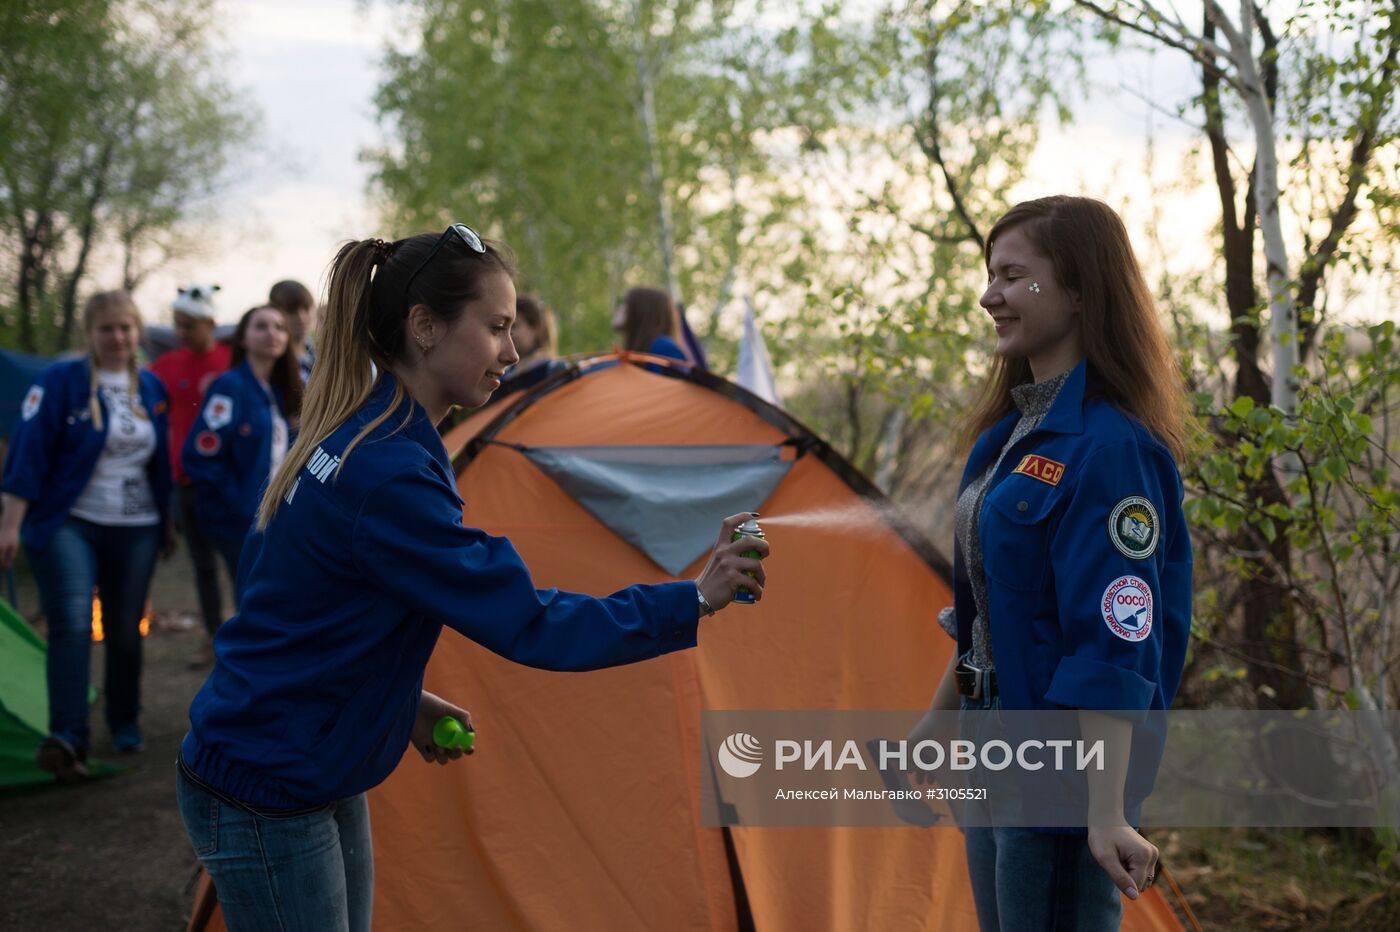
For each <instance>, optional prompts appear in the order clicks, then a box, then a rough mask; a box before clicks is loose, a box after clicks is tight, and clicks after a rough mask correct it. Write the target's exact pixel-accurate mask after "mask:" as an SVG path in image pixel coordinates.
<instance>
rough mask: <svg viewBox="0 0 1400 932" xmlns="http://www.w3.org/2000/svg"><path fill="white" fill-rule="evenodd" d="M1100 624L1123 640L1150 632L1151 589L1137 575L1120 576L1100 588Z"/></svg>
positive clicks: (1142, 637)
mask: <svg viewBox="0 0 1400 932" xmlns="http://www.w3.org/2000/svg"><path fill="white" fill-rule="evenodd" d="M1099 609H1100V611H1101V613H1102V614H1103V623H1104V624H1106V625H1108V630H1110V631H1112V632H1113V633H1114V634H1116V635H1118V636H1119V637H1120V638H1122V639H1123V640H1125V641H1131V642H1133V643H1135V644H1136V643H1137V642H1138V641H1142V640H1146V638H1147V636H1148V635H1149V634H1151V633H1152V590H1151V589H1149V588H1148V586H1147V581H1146V580H1144V579H1142V578H1140V577H1138V576H1119V577H1118V578H1117V579H1115V580H1114V581H1113V582H1111V583H1109V584H1108V588H1107V589H1105V590H1104V591H1103V601H1102V602H1101V603H1100V604H1099Z"/></svg>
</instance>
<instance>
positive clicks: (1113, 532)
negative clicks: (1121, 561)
mask: <svg viewBox="0 0 1400 932" xmlns="http://www.w3.org/2000/svg"><path fill="white" fill-rule="evenodd" d="M1160 528H1161V525H1160V524H1159V523H1158V521H1157V509H1156V508H1154V507H1152V503H1151V502H1150V501H1148V500H1147V499H1145V498H1143V497H1142V496H1141V495H1132V496H1129V497H1128V498H1125V499H1123V500H1122V501H1121V502H1119V503H1118V504H1117V505H1114V506H1113V511H1111V512H1109V515H1108V539H1109V540H1111V541H1113V546H1115V547H1117V548H1118V552H1119V553H1121V554H1122V555H1123V556H1125V557H1127V558H1128V559H1129V560H1146V559H1147V558H1148V557H1150V556H1152V554H1153V552H1154V551H1155V550H1156V549H1157V537H1158V534H1159V532H1160Z"/></svg>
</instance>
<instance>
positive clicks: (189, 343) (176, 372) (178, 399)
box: [151, 285, 230, 667]
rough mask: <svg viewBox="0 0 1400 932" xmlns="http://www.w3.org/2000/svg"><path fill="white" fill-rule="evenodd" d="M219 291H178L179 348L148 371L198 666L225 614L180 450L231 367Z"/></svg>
mask: <svg viewBox="0 0 1400 932" xmlns="http://www.w3.org/2000/svg"><path fill="white" fill-rule="evenodd" d="M218 290H219V286H218V285H190V286H188V287H186V288H181V289H180V291H179V294H178V295H177V296H176V298H175V300H174V302H173V303H172V304H171V305H170V309H171V311H172V312H173V316H174V319H175V336H176V337H177V338H178V339H179V341H180V348H179V349H176V350H172V351H170V352H168V353H165V354H164V355H162V356H160V357H159V358H158V359H156V361H155V362H154V363H152V365H151V371H152V372H154V373H155V374H156V375H157V376H158V377H159V378H160V381H161V384H163V385H164V386H165V392H166V394H167V396H169V398H170V417H169V420H170V439H169V448H170V466H171V470H172V472H173V475H174V480H175V501H174V502H173V506H174V507H173V508H172V511H173V512H174V514H175V525H176V528H177V529H178V530H179V531H180V533H182V534H184V536H185V545H186V547H187V548H188V549H189V553H190V563H191V564H193V566H194V587H195V592H196V593H197V594H198V598H199V615H200V620H201V621H203V622H204V630H205V633H206V636H205V638H204V644H203V646H202V647H201V648H200V649H199V650H198V651H197V652H196V653H195V655H194V656H193V657H191V658H190V664H191V666H197V667H198V666H208V665H209V664H211V663H213V662H214V645H213V640H212V639H213V637H214V632H215V631H217V630H218V629H219V623H220V622H221V621H223V617H224V616H223V606H222V595H221V593H220V592H219V569H218V565H217V563H216V562H215V556H214V548H213V547H212V546H211V545H210V543H209V538H208V537H207V536H206V535H205V533H204V531H203V530H202V529H201V528H200V526H199V520H198V518H197V517H196V516H195V491H194V487H193V486H192V485H191V484H190V480H189V477H188V476H186V475H185V471H184V469H183V467H182V466H181V465H180V450H181V448H183V447H184V445H185V437H186V436H188V434H189V432H190V427H191V426H192V425H193V424H194V420H195V417H196V415H198V414H199V406H200V404H201V403H202V402H203V401H204V393H205V392H206V391H208V389H209V383H210V382H213V381H214V379H215V378H217V377H218V376H219V375H220V374H222V373H223V372H224V371H225V370H227V369H228V367H229V359H230V353H229V348H228V346H227V345H225V344H223V343H220V342H219V341H218V340H216V339H214V293H215V292H216V291H218Z"/></svg>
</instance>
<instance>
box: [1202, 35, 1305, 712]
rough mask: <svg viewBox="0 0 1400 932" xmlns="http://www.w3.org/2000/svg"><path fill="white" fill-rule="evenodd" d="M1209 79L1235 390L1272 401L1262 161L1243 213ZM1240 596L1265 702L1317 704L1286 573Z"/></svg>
mask: <svg viewBox="0 0 1400 932" xmlns="http://www.w3.org/2000/svg"><path fill="white" fill-rule="evenodd" d="M1203 35H1204V36H1205V38H1206V39H1208V40H1213V39H1214V37H1215V27H1214V24H1213V23H1212V22H1211V20H1210V17H1209V16H1207V17H1206V21H1205V25H1204V29H1203ZM1202 82H1203V90H1204V93H1203V95H1202V97H1203V103H1204V106H1205V131H1206V137H1207V139H1208V140H1209V142H1210V147H1211V157H1212V158H1211V163H1212V166H1213V168H1214V172H1215V184H1216V190H1217V192H1218V193H1219V196H1220V211H1221V233H1222V250H1221V252H1222V256H1223V258H1224V260H1225V300H1226V302H1227V304H1228V306H1229V309H1230V319H1231V324H1230V347H1231V353H1232V355H1233V357H1234V360H1235V365H1236V369H1235V384H1234V397H1235V398H1242V397H1249V398H1252V399H1254V402H1255V403H1256V404H1258V405H1261V406H1262V405H1266V404H1268V403H1269V400H1270V387H1269V383H1268V381H1267V380H1266V379H1265V377H1264V373H1263V370H1262V369H1261V368H1260V366H1259V323H1258V320H1257V319H1256V317H1255V315H1254V311H1255V307H1256V304H1257V302H1258V298H1259V296H1258V292H1257V290H1256V288H1255V285H1254V225H1255V210H1254V206H1255V205H1256V204H1257V203H1258V200H1257V197H1256V192H1255V191H1254V187H1255V179H1257V177H1258V166H1257V165H1256V166H1255V170H1254V172H1253V173H1252V174H1251V182H1250V185H1249V188H1250V190H1249V192H1248V193H1247V195H1246V198H1245V204H1244V216H1243V218H1240V217H1239V215H1238V212H1237V210H1236V206H1235V200H1236V188H1235V179H1234V176H1233V175H1232V174H1231V172H1230V162H1229V156H1228V147H1227V142H1226V138H1225V123H1224V116H1223V114H1222V111H1221V107H1220V79H1219V76H1218V74H1217V73H1215V72H1213V71H1212V70H1211V69H1205V70H1204V73H1203V77H1202ZM1226 439H1227V441H1228V440H1233V439H1235V438H1226ZM1249 494H1250V496H1251V497H1257V498H1260V499H1262V500H1263V501H1265V502H1267V503H1274V502H1282V501H1284V494H1283V489H1282V487H1280V485H1279V483H1278V478H1277V476H1276V474H1275V473H1273V472H1272V471H1266V472H1265V473H1264V475H1263V476H1262V477H1261V479H1260V480H1259V481H1258V482H1257V483H1254V484H1253V487H1251V488H1250V490H1249ZM1231 546H1232V548H1233V549H1237V550H1252V549H1254V547H1255V546H1256V542H1255V541H1254V539H1253V538H1252V537H1250V536H1247V535H1246V534H1241V535H1239V536H1237V537H1236V538H1235V539H1234V540H1233V541H1232V542H1231ZM1269 550H1270V556H1271V557H1272V559H1273V561H1275V562H1274V563H1273V564H1272V565H1274V566H1288V565H1290V562H1291V560H1292V558H1293V555H1292V547H1291V545H1290V544H1289V542H1288V536H1287V535H1286V534H1279V535H1278V536H1277V537H1275V538H1274V541H1273V543H1272V544H1270V545H1269ZM1239 601H1240V611H1241V614H1242V619H1241V632H1242V635H1243V642H1244V643H1243V644H1242V652H1243V653H1244V655H1245V658H1246V660H1245V668H1246V670H1247V671H1248V673H1249V682H1250V683H1251V684H1252V685H1253V686H1254V687H1255V688H1256V690H1258V693H1259V696H1260V698H1261V700H1262V702H1261V704H1263V705H1265V706H1276V707H1278V708H1285V709H1296V708H1306V707H1308V706H1310V705H1311V704H1312V696H1311V693H1310V692H1309V690H1308V687H1307V682H1306V680H1305V679H1304V678H1303V675H1302V674H1303V666H1302V652H1301V650H1300V649H1299V646H1298V640H1297V633H1296V624H1295V620H1294V613H1293V602H1292V600H1291V599H1290V598H1289V594H1288V591H1287V589H1286V587H1285V585H1284V580H1282V579H1280V578H1279V577H1278V574H1277V573H1276V572H1274V571H1273V570H1272V569H1270V568H1269V565H1268V564H1264V563H1263V562H1262V561H1261V564H1260V572H1259V573H1258V575H1256V576H1252V577H1250V578H1247V579H1244V580H1242V582H1241V586H1240V595H1239ZM1295 671H1296V672H1295Z"/></svg>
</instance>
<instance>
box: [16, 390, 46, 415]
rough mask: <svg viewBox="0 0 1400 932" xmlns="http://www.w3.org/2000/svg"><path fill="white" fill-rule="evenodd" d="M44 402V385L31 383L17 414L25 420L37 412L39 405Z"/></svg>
mask: <svg viewBox="0 0 1400 932" xmlns="http://www.w3.org/2000/svg"><path fill="white" fill-rule="evenodd" d="M43 403H44V387H43V386H42V385H31V386H30V387H29V394H27V395H25V396H24V407H22V408H20V411H19V416H20V417H22V418H24V419H25V420H26V421H27V420H29V419H30V418H32V417H33V416H34V415H36V414H38V413H39V405H41V404H43Z"/></svg>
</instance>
